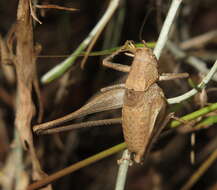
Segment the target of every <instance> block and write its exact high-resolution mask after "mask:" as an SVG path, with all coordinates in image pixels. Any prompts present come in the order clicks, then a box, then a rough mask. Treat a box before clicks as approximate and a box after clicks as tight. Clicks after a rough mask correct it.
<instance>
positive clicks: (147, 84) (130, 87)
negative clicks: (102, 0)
mask: <svg viewBox="0 0 217 190" xmlns="http://www.w3.org/2000/svg"><path fill="white" fill-rule="evenodd" d="M126 49H127V50H128V51H130V52H131V53H133V54H134V60H133V62H132V66H127V65H122V64H116V63H111V62H109V61H110V60H111V59H112V58H113V57H114V56H116V55H117V54H119V53H120V52H123V51H126ZM103 65H104V66H106V67H110V68H113V69H115V70H118V71H123V72H129V75H128V77H127V80H126V83H125V84H119V85H114V86H109V87H106V88H103V89H102V90H101V93H100V94H99V95H98V96H96V97H95V98H93V99H92V100H91V101H90V102H88V103H87V104H86V105H84V106H83V107H81V108H80V109H79V110H77V111H75V112H72V113H70V114H68V115H66V116H64V117H62V118H59V119H56V120H53V121H50V122H46V123H43V124H40V125H36V126H34V128H33V130H34V131H35V132H37V133H42V134H48V133H55V132H60V131H67V130H70V129H75V128H81V127H89V126H97V125H106V124H114V123H122V126H123V133H124V138H125V141H126V144H127V148H128V150H129V151H130V152H131V153H134V155H135V156H134V157H133V160H134V161H135V162H137V163H140V162H141V160H142V158H143V155H144V153H145V152H146V151H147V150H148V145H149V144H150V141H151V140H152V139H153V138H155V136H156V135H155V134H159V131H161V129H162V127H160V124H162V123H161V122H162V121H163V120H164V118H165V113H166V105H167V103H166V98H165V96H164V93H163V91H162V89H161V88H160V87H159V86H158V84H157V83H156V82H157V81H158V80H171V79H175V78H185V77H188V74H187V73H180V74H163V75H161V76H160V75H159V73H158V64H157V60H156V58H155V56H154V55H153V52H152V50H150V49H149V48H147V47H146V46H145V47H142V48H135V47H134V46H133V44H132V43H131V42H127V43H126V44H125V45H124V46H123V47H122V48H121V49H119V50H118V51H116V52H115V53H113V54H111V55H110V56H108V57H107V58H106V59H104V61H103ZM120 107H122V117H121V118H114V119H105V120H98V121H87V122H82V123H78V124H72V125H67V126H63V127H60V128H53V127H54V126H57V125H60V124H62V123H64V122H67V121H69V120H72V119H75V118H78V117H81V116H85V115H88V114H91V113H96V112H100V111H105V110H111V109H116V108H120Z"/></svg>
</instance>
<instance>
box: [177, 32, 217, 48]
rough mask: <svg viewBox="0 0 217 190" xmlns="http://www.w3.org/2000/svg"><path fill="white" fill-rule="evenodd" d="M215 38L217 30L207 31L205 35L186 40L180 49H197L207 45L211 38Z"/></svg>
mask: <svg viewBox="0 0 217 190" xmlns="http://www.w3.org/2000/svg"><path fill="white" fill-rule="evenodd" d="M216 36H217V30H212V31H209V32H207V33H205V34H201V35H199V36H196V37H194V38H191V39H189V40H186V41H184V42H182V43H181V44H180V48H182V49H184V50H186V49H189V48H192V47H193V48H198V47H201V46H204V45H206V44H207V43H209V42H210V41H211V40H212V39H213V38H215V37H216Z"/></svg>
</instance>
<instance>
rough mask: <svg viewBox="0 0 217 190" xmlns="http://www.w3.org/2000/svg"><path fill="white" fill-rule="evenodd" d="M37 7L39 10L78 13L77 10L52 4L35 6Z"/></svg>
mask: <svg viewBox="0 0 217 190" xmlns="http://www.w3.org/2000/svg"><path fill="white" fill-rule="evenodd" d="M35 7H37V8H39V9H59V10H64V11H77V10H78V9H76V8H70V7H63V6H59V5H52V4H48V5H35Z"/></svg>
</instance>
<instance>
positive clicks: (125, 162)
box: [115, 150, 131, 190]
mask: <svg viewBox="0 0 217 190" xmlns="http://www.w3.org/2000/svg"><path fill="white" fill-rule="evenodd" d="M130 163H131V161H130V153H129V151H128V150H125V151H124V153H123V156H122V158H121V163H120V167H119V170H118V177H117V182H116V186H115V190H123V189H124V185H125V183H126V178H127V171H128V167H129V165H130Z"/></svg>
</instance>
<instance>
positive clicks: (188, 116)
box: [170, 103, 217, 128]
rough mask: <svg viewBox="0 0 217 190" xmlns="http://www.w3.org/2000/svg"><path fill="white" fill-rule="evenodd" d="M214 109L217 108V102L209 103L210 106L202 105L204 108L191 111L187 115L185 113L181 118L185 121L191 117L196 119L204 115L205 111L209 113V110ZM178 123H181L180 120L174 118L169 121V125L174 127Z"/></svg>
mask: <svg viewBox="0 0 217 190" xmlns="http://www.w3.org/2000/svg"><path fill="white" fill-rule="evenodd" d="M215 110H217V103H214V104H211V105H210V106H207V107H204V108H202V109H199V110H197V111H195V112H192V113H190V114H188V115H185V116H183V117H181V119H183V120H185V121H191V120H193V119H196V118H198V117H200V116H203V115H206V114H207V113H210V112H212V111H215ZM209 122H211V120H209ZM212 122H213V120H212ZM180 124H181V122H179V121H175V120H174V121H172V122H171V124H170V127H171V128H175V127H178V126H179V125H180Z"/></svg>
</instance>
